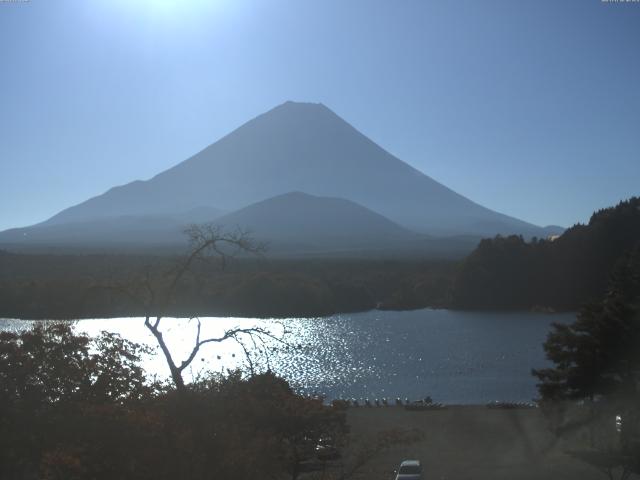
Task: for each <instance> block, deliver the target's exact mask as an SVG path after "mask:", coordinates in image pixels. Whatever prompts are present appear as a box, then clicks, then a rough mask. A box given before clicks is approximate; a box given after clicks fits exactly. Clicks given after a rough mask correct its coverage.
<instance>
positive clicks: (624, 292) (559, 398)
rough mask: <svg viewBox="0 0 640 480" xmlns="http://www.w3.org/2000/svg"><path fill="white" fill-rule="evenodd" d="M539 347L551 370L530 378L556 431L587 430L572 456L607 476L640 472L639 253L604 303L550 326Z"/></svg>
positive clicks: (622, 265)
mask: <svg viewBox="0 0 640 480" xmlns="http://www.w3.org/2000/svg"><path fill="white" fill-rule="evenodd" d="M544 348H545V351H546V352H547V357H548V358H549V359H550V360H551V361H552V362H553V364H554V366H553V367H552V368H546V369H541V370H534V371H533V374H534V375H536V376H537V377H538V379H539V380H540V384H539V386H538V388H539V391H540V394H541V396H542V406H543V409H544V410H543V411H545V412H546V413H547V416H548V417H549V419H550V420H551V421H552V425H553V427H554V429H555V431H556V433H557V434H559V435H561V436H565V437H566V436H574V437H575V435H576V433H577V432H580V431H583V432H584V431H586V432H588V439H589V441H588V442H587V443H586V444H582V445H579V444H577V446H576V447H575V448H577V449H578V450H577V451H576V455H577V456H579V457H580V458H582V459H583V460H586V461H588V462H589V463H592V464H593V465H595V466H597V467H599V468H601V469H602V470H603V471H605V472H606V473H607V474H608V475H609V477H610V478H613V473H614V471H616V470H619V471H620V478H628V476H629V475H630V474H631V472H636V473H639V472H640V248H635V249H634V250H632V251H631V252H629V253H628V254H626V255H624V256H623V257H622V258H621V259H620V260H619V261H618V263H617V265H616V268H615V269H614V273H613V274H612V276H611V282H610V285H609V288H608V289H607V292H606V294H605V296H604V298H603V299H602V300H601V301H599V302H593V303H590V304H587V305H586V306H584V307H583V308H582V309H581V310H580V312H579V314H578V318H577V320H576V321H575V322H574V323H572V324H570V325H562V324H556V325H554V330H553V331H552V332H551V333H550V334H549V337H548V339H547V341H546V343H545V344H544ZM577 402H578V403H577Z"/></svg>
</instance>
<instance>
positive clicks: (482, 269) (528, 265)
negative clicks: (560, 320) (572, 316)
mask: <svg viewBox="0 0 640 480" xmlns="http://www.w3.org/2000/svg"><path fill="white" fill-rule="evenodd" d="M638 244H640V198H637V197H634V198H631V199H629V200H627V201H623V202H621V203H619V204H618V205H616V206H615V207H611V208H606V209H603V210H600V211H598V212H596V213H594V214H593V215H592V216H591V219H590V220H589V223H588V224H587V225H575V226H574V227H572V228H570V229H568V230H567V231H566V232H565V233H564V234H563V235H561V236H560V237H557V238H552V239H532V240H531V241H530V242H527V241H525V240H524V239H523V238H522V237H519V236H509V237H501V236H498V237H495V238H493V239H485V240H482V241H481V242H480V244H479V245H478V247H477V248H476V250H475V251H474V252H472V253H471V255H469V257H467V259H465V260H464V262H463V263H462V265H461V267H460V271H459V272H458V274H457V276H456V280H455V283H454V288H453V290H452V306H453V307H455V308H464V309H514V310H516V309H542V310H577V309H578V308H579V307H580V306H581V305H583V304H584V303H587V302H591V301H595V300H597V299H599V298H600V297H601V296H602V294H603V293H604V291H605V289H606V286H607V282H608V279H609V277H610V274H611V272H612V269H613V267H614V265H615V264H616V262H617V261H618V260H619V259H620V258H622V256H623V255H625V254H626V253H627V252H629V251H630V250H631V249H633V248H634V247H635V246H636V245H638Z"/></svg>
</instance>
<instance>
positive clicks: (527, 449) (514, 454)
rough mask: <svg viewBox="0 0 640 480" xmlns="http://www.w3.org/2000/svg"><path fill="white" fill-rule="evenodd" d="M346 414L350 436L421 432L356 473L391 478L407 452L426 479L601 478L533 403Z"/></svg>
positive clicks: (367, 410)
mask: <svg viewBox="0 0 640 480" xmlns="http://www.w3.org/2000/svg"><path fill="white" fill-rule="evenodd" d="M347 419H348V423H349V425H350V427H351V433H352V437H353V441H354V442H355V441H356V439H359V440H358V441H360V442H367V439H370V438H372V437H373V436H375V435H376V434H378V433H379V432H382V431H384V430H392V429H417V430H419V431H420V433H421V434H422V435H421V436H422V439H421V440H419V441H417V442H415V443H411V444H406V445H398V446H397V447H391V448H389V449H386V450H384V451H382V452H380V453H379V454H377V455H376V456H375V458H373V459H372V460H371V461H370V462H369V463H367V464H366V465H365V466H364V467H363V468H362V469H361V470H360V471H359V472H358V474H357V475H355V476H354V478H363V479H364V478H368V479H380V480H383V479H391V478H393V471H394V469H396V468H397V466H398V464H399V463H400V461H402V460H403V459H408V458H417V459H420V460H421V461H422V465H423V469H424V478H425V479H429V480H431V479H438V480H440V479H442V480H444V479H446V480H464V479H474V480H479V479H492V480H495V479H510V480H511V479H555V478H558V479H576V480H578V479H584V480H589V479H602V478H605V476H604V475H603V474H602V473H601V472H599V471H598V470H596V469H594V468H592V467H590V466H589V465H587V464H585V463H582V462H581V461H579V460H577V459H574V458H572V457H570V456H569V455H567V454H565V453H564V452H563V446H562V445H561V444H560V443H559V442H556V441H555V438H554V437H553V435H552V434H551V433H550V432H549V431H548V430H547V428H546V425H545V420H544V418H543V416H542V413H541V412H540V411H539V410H537V409H531V410H529V409H523V410H500V409H497V410H493V409H491V410H490V409H487V408H485V407H480V406H472V407H467V406H464V407H463V406H457V407H449V408H447V409H444V410H437V411H418V412H408V411H406V410H404V409H403V408H397V407H389V408H355V409H354V408H352V409H350V410H349V412H348V416H347Z"/></svg>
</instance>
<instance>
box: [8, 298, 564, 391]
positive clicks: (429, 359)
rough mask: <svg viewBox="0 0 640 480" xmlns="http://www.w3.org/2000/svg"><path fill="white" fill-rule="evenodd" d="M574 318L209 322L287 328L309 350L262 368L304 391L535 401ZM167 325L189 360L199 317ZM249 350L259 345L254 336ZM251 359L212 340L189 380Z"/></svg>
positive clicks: (433, 315)
mask: <svg viewBox="0 0 640 480" xmlns="http://www.w3.org/2000/svg"><path fill="white" fill-rule="evenodd" d="M574 318H575V315H573V314H556V315H544V314H536V313H499V314H496V313H478V312H454V311H450V310H430V309H425V310H416V311H410V312H381V311H371V312H365V313H358V314H348V315H334V316H330V317H324V318H290V319H285V320H260V319H254V318H224V317H207V318H201V321H202V338H206V337H207V336H215V337H218V336H221V335H222V334H224V332H225V331H226V330H228V329H231V328H234V327H242V328H247V327H256V326H257V327H262V328H266V329H268V330H270V331H271V332H273V333H274V334H276V335H280V334H282V333H283V328H284V329H286V331H287V333H286V337H285V338H286V339H287V341H288V342H289V343H290V344H296V345H299V346H300V348H296V349H286V350H285V349H282V348H277V347H278V344H277V342H271V344H270V346H271V347H273V348H275V351H273V352H271V353H270V356H269V358H268V359H267V358H266V357H265V356H264V355H260V356H259V358H257V356H256V357H254V358H255V359H256V360H258V363H259V364H260V367H261V368H262V369H265V368H267V366H270V367H271V369H272V370H273V371H274V372H276V373H278V374H280V375H282V376H284V377H285V378H287V379H288V380H289V381H290V382H291V384H292V385H293V386H294V387H295V388H296V389H298V390H299V391H301V392H304V393H320V394H324V395H326V396H327V398H351V397H355V398H364V397H369V398H372V399H373V398H381V397H389V398H395V397H398V396H399V397H401V398H404V397H409V398H412V399H416V398H423V397H424V396H426V395H430V396H431V397H433V399H434V400H435V401H439V402H445V403H485V402H488V401H491V400H496V399H500V400H509V401H530V400H531V399H532V398H534V397H535V396H536V390H535V379H534V378H533V377H532V376H531V373H530V372H531V369H532V368H540V367H544V366H546V365H547V361H546V360H545V357H544V352H543V349H542V342H543V341H544V340H545V338H546V335H547V333H548V332H549V329H550V324H551V323H552V322H560V323H567V322H570V321H573V319H574ZM28 325H30V322H27V321H20V320H0V330H7V329H9V330H11V329H22V328H25V327H27V326H28ZM161 325H162V331H163V332H165V339H167V341H168V344H169V346H170V348H171V350H172V352H174V353H175V355H174V356H175V358H176V360H181V359H183V358H185V357H186V356H187V355H188V353H189V351H190V348H191V347H192V345H193V341H194V338H195V333H196V327H197V322H196V320H189V319H175V318H166V319H163V320H162V324H161ZM76 328H77V329H78V330H79V331H84V332H86V333H87V334H89V335H92V336H95V335H98V334H99V332H100V331H101V330H107V329H108V330H110V331H113V332H117V333H120V334H121V335H123V336H124V337H126V338H128V339H129V340H132V341H134V342H138V343H143V344H148V345H151V346H155V343H154V342H155V339H154V338H153V336H152V335H151V334H150V333H149V332H148V330H147V329H146V328H145V327H144V322H143V320H142V319H140V318H115V319H95V320H80V321H77V322H76ZM247 347H250V348H251V349H253V346H252V345H251V342H248V343H247ZM254 352H255V351H254ZM246 365H247V362H246V360H245V356H244V353H243V350H242V347H241V346H240V345H239V344H237V343H235V342H233V341H226V342H224V343H220V344H208V345H206V346H204V347H203V348H202V350H201V351H200V353H199V355H198V356H197V357H196V360H195V361H194V362H193V364H192V368H191V370H190V371H188V372H185V374H186V375H185V377H186V378H187V379H192V378H194V377H195V376H197V375H198V374H200V373H203V372H205V371H207V370H208V371H214V372H220V371H222V372H224V371H226V370H227V369H234V368H238V367H246ZM144 366H145V368H146V369H147V371H148V372H150V373H152V374H156V375H158V376H160V377H166V376H167V374H168V369H167V367H166V364H165V361H164V358H163V357H162V354H161V353H156V354H155V355H154V356H152V357H150V358H146V359H145V361H144Z"/></svg>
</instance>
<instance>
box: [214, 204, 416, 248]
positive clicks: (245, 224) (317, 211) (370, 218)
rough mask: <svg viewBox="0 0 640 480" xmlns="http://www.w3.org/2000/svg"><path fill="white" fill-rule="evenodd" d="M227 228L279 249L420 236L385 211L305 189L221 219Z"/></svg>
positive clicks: (381, 244)
mask: <svg viewBox="0 0 640 480" xmlns="http://www.w3.org/2000/svg"><path fill="white" fill-rule="evenodd" d="M216 223H217V224H220V225H223V226H224V227H225V228H228V229H233V228H235V227H239V228H243V229H248V230H250V231H251V233H252V236H253V237H255V238H256V239H257V240H263V241H268V242H270V243H272V244H275V245H272V247H274V246H275V247H276V248H277V249H278V250H281V249H283V248H284V247H285V246H288V248H297V249H300V250H328V249H336V250H340V249H354V248H365V249H366V248H375V247H378V248H392V247H393V246H398V245H403V244H405V245H406V244H409V243H410V242H415V241H417V240H418V239H419V238H420V237H419V235H417V234H415V233H413V232H411V231H409V230H407V229H405V228H403V227H401V226H399V225H397V224H395V223H394V222H392V221H391V220H389V219H387V218H385V217H383V216H382V215H380V214H378V213H375V212H372V211H371V210H369V209H367V208H365V207H363V206H361V205H358V204H356V203H354V202H352V201H350V200H345V199H342V198H329V197H316V196H313V195H308V194H306V193H301V192H292V193H286V194H284V195H278V196H276V197H273V198H269V199H267V200H263V201H261V202H257V203H255V204H253V205H250V206H248V207H245V208H242V209H240V210H238V211H236V212H233V213H230V214H228V215H225V216H222V217H220V218H218V219H217V220H216Z"/></svg>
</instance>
